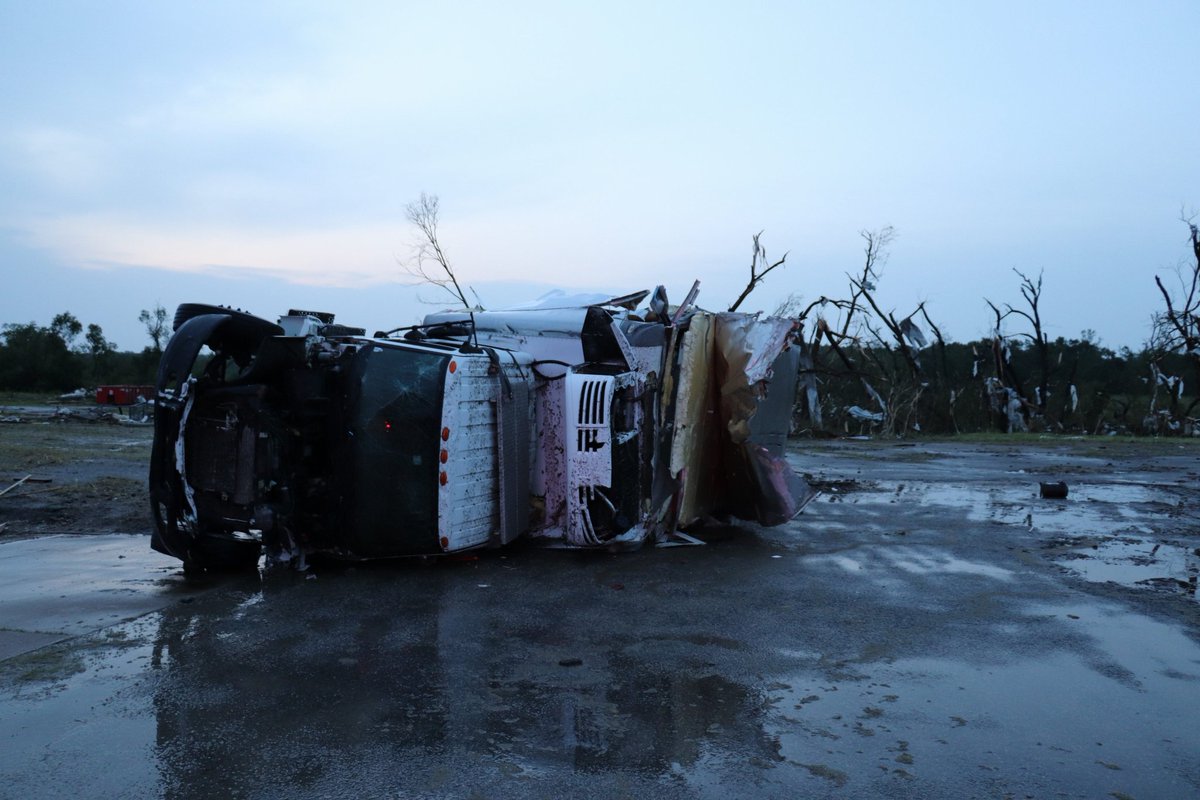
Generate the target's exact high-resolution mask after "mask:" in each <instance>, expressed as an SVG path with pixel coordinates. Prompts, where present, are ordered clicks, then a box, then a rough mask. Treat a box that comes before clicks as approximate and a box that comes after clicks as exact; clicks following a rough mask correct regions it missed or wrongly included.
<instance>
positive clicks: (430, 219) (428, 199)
mask: <svg viewBox="0 0 1200 800" xmlns="http://www.w3.org/2000/svg"><path fill="white" fill-rule="evenodd" d="M439 210H440V203H439V201H438V197H437V195H435V194H434V195H431V194H426V193H425V192H421V196H420V197H419V198H418V199H417V200H414V201H413V202H411V203H409V204H408V205H407V206H406V207H405V216H406V217H407V218H408V221H409V222H411V223H412V224H413V225H414V226H416V228H417V231H418V232H419V233H420V239H419V240H418V241H417V242H416V243H415V244H414V245H413V253H412V257H411V258H409V259H408V261H407V262H402V264H401V265H402V267H403V268H404V271H405V272H407V273H408V274H409V275H410V276H411V277H412V278H414V279H415V280H416V282H418V283H427V284H430V285H431V286H438V287H441V288H442V289H445V290H446V292H448V293H449V294H450V295H451V296H452V297H453V298H454V299H455V300H457V301H458V302H460V303H462V307H463V308H465V309H469V308H470V307H471V304H470V303H469V302H467V295H466V294H465V293H464V292H463V290H462V287H461V286H459V283H458V278H457V276H455V274H454V268H453V267H452V266H451V265H450V260H449V259H448V258H447V257H446V252H445V251H444V250H443V249H442V244H441V241H440V240H439V239H438V212H439Z"/></svg>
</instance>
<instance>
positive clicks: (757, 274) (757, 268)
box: [729, 231, 788, 312]
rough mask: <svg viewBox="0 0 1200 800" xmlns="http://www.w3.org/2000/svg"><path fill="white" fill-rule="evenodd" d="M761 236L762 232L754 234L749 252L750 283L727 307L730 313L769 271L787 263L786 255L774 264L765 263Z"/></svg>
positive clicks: (765, 252) (764, 251)
mask: <svg viewBox="0 0 1200 800" xmlns="http://www.w3.org/2000/svg"><path fill="white" fill-rule="evenodd" d="M762 235H763V232H762V231H759V232H758V233H756V234H754V237H753V246H752V247H751V250H750V281H749V282H748V283H747V284H746V288H745V289H743V290H742V293H741V294H740V295H738V299H737V300H734V301H733V305H731V306H730V307H729V310H730V311H731V312H733V311H737V310H738V306H740V305H741V304H742V301H744V300H745V299H746V298H747V297H749V296H750V293H751V292H753V291H754V287H756V286H758V284H760V283H762V280H763V278H765V277H767V274H768V273H769V272H770V271H771V270H773V269H775V268H776V267H781V266H783V262H785V261H787V257H788V254H787V253H784V254H783V258H781V259H779V260H778V261H776V262H775V263H773V264H768V263H767V261H768V259H767V249H766V248H765V247H763V246H762V242H761V241H759V239H760V237H761V236H762Z"/></svg>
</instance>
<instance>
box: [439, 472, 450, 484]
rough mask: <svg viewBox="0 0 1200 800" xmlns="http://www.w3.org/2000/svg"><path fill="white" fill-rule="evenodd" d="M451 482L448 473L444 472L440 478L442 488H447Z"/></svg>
mask: <svg viewBox="0 0 1200 800" xmlns="http://www.w3.org/2000/svg"><path fill="white" fill-rule="evenodd" d="M449 480H450V478H449V477H447V476H446V473H444V472H443V473H442V474H441V475H439V476H438V483H440V484H441V485H442V486H445V485H446V482H447V481H449Z"/></svg>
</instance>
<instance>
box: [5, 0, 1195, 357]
mask: <svg viewBox="0 0 1200 800" xmlns="http://www.w3.org/2000/svg"><path fill="white" fill-rule="evenodd" d="M1197 30H1200V3H1197V2H1195V0H1180V2H1146V3H1129V2H1113V3H1102V2H1059V3H1056V2H1030V3H1025V2H1014V0H1005V2H1001V3H985V2H971V3H959V2H949V1H947V2H941V3H916V2H896V3H882V2H881V3H852V2H839V3H823V4H816V3H811V4H810V3H800V2H781V3H754V2H739V3H736V4H735V3H703V2H695V0H692V2H681V3H647V2H644V1H643V2H635V3H622V2H605V3H564V2H546V3H537V2H520V1H519V0H518V1H517V2H509V3H461V2H442V3H405V2H388V3H345V2H339V3H337V4H334V3H314V4H305V3H299V2H286V3H248V2H244V1H243V0H239V1H238V2H229V3H224V2H207V1H206V2H202V3H188V2H136V3H135V2H114V1H113V0H106V2H89V3H76V2H45V3H42V2H25V1H24V0H0V186H2V187H3V191H0V270H2V275H3V284H2V285H0V322H28V321H35V322H37V323H39V324H46V323H48V322H49V320H50V318H51V317H52V316H53V315H54V314H55V313H56V312H58V311H63V310H69V311H71V312H72V313H74V314H75V315H76V316H77V317H79V318H80V319H81V320H82V321H83V322H84V323H85V324H86V323H89V322H95V323H98V324H100V325H101V326H102V327H103V328H104V330H105V332H106V333H107V334H108V336H109V338H110V339H113V340H114V341H115V342H116V343H117V344H118V345H119V346H120V347H121V348H123V349H140V348H141V347H142V346H144V345H145V344H146V341H147V340H146V337H145V332H144V330H143V329H142V328H141V327H140V326H139V324H138V323H137V314H138V311H139V310H140V309H143V308H149V307H152V306H153V305H155V304H156V303H161V304H162V305H164V306H166V307H167V308H168V309H169V310H172V311H173V309H174V307H175V305H177V304H178V303H180V302H189V301H191V302H211V303H223V304H231V305H235V306H240V307H243V308H246V309H248V310H251V311H253V312H255V313H258V314H260V315H263V316H267V317H272V318H274V317H275V316H276V315H278V314H279V313H282V312H284V311H286V309H287V308H288V307H290V306H303V307H316V308H318V309H320V310H328V311H334V312H337V313H338V318H339V321H342V322H346V323H348V324H359V325H363V326H365V327H368V328H370V329H375V328H382V327H395V326H399V325H403V324H411V323H412V322H414V321H416V319H417V318H418V317H419V316H420V315H421V314H423V313H425V312H426V311H427V310H429V306H425V305H422V304H421V302H420V299H424V300H437V301H439V302H440V301H441V300H442V299H443V298H441V297H439V296H438V295H437V293H436V292H434V291H431V290H430V289H429V288H428V287H426V288H424V289H416V288H413V287H412V286H408V285H405V283H404V277H403V275H402V272H401V270H400V268H399V267H398V264H397V261H398V259H402V258H404V257H405V256H406V255H407V254H408V252H409V244H410V242H411V241H412V238H413V231H412V230H411V229H410V228H409V226H408V225H407V224H406V222H405V219H404V209H405V205H406V204H407V203H409V202H411V201H412V200H414V199H415V198H416V197H418V196H419V195H420V193H421V192H422V191H425V192H429V193H432V194H436V195H438V196H439V197H440V198H441V203H442V239H443V243H444V245H445V246H446V248H447V250H448V252H449V255H450V258H451V260H452V261H453V262H454V263H455V264H456V265H457V269H458V271H459V273H460V277H461V278H462V279H463V280H464V281H465V282H466V283H469V284H471V285H472V286H474V287H475V289H476V291H477V293H478V294H479V296H480V299H481V300H482V301H483V302H484V304H485V305H488V306H492V307H496V306H500V305H504V304H509V303H513V302H519V301H521V300H526V299H531V298H532V297H535V296H537V295H538V294H540V293H541V292H542V291H543V290H545V289H546V288H547V287H550V286H561V287H564V288H567V289H571V290H575V289H587V290H599V291H612V292H614V293H618V292H620V293H623V292H627V291H630V290H633V289H638V288H649V287H652V286H653V285H655V284H658V283H663V284H665V285H666V286H667V288H668V291H669V293H670V295H671V297H672V298H673V299H675V300H679V299H681V298H682V296H683V294H684V293H686V291H687V289H688V288H689V286H690V285H691V281H692V280H693V279H694V278H699V279H700V280H701V281H702V288H701V294H700V303H701V305H703V306H705V307H708V308H714V309H717V308H723V307H724V306H726V305H728V303H729V302H731V301H732V299H733V298H734V297H736V295H737V294H738V292H739V291H740V289H741V287H742V285H743V284H744V283H745V280H746V277H747V275H746V273H747V267H748V263H749V253H750V237H751V234H753V233H754V232H756V231H758V230H760V229H765V233H764V234H763V242H764V244H765V245H766V246H767V249H768V251H769V254H770V255H772V256H775V257H777V256H779V255H782V254H783V252H784V251H790V255H789V256H788V260H787V268H786V270H783V271H777V272H776V273H774V274H772V275H771V276H770V277H769V278H768V279H767V282H766V284H764V285H763V287H762V288H760V289H759V290H758V291H757V292H756V293H755V295H753V296H752V298H751V302H750V304H749V305H751V306H753V307H754V308H763V309H766V310H770V309H772V308H774V307H775V305H776V304H777V303H778V301H779V300H780V299H782V298H783V297H784V296H786V295H788V294H789V293H793V292H794V293H798V294H800V295H802V296H804V297H805V298H807V299H815V298H816V297H818V296H820V295H822V294H825V295H831V296H841V295H844V294H845V293H846V292H845V288H844V287H845V283H846V280H845V273H846V272H848V271H853V270H855V269H857V268H858V267H859V264H860V263H861V256H862V254H861V240H860V239H859V231H860V230H862V229H877V228H881V227H882V226H885V225H892V226H894V227H895V229H896V231H897V234H898V236H897V238H896V240H895V242H894V244H893V246H892V248H891V257H890V260H889V261H888V262H887V264H886V266H885V268H884V270H883V277H882V281H881V282H880V285H879V297H880V300H881V301H882V303H883V305H884V306H885V307H887V308H894V309H896V311H897V312H898V313H901V314H904V313H907V312H908V311H911V310H912V308H913V306H915V305H916V303H918V302H920V301H927V302H928V308H929V311H930V313H931V315H932V316H933V318H934V320H935V321H936V322H938V323H939V325H941V326H942V328H943V329H944V332H945V333H946V334H948V335H949V336H950V337H952V338H955V339H958V340H960V341H961V340H967V339H972V338H975V337H978V336H981V335H983V334H985V333H986V332H987V329H988V326H989V322H990V312H989V311H988V309H987V306H986V305H985V304H984V302H983V299H982V298H983V297H985V296H986V297H989V298H991V299H992V300H994V301H996V302H998V303H1003V302H1012V303H1014V304H1016V303H1018V301H1019V300H1020V296H1019V294H1018V282H1019V278H1017V276H1016V275H1015V274H1013V272H1012V270H1013V268H1016V269H1020V270H1022V271H1024V272H1026V273H1029V274H1031V275H1036V274H1037V273H1038V272H1039V271H1044V276H1045V277H1044V280H1045V298H1044V302H1043V315H1044V317H1045V319H1046V321H1047V328H1048V331H1049V333H1050V335H1051V336H1059V335H1061V336H1066V337H1074V336H1078V335H1079V333H1080V331H1081V330H1083V329H1085V328H1091V329H1094V330H1095V331H1096V332H1097V333H1098V335H1099V336H1100V338H1101V339H1102V340H1103V342H1104V343H1105V344H1108V345H1110V346H1114V347H1118V346H1122V345H1129V346H1133V347H1137V346H1140V344H1141V343H1142V342H1143V340H1144V339H1145V337H1146V335H1147V333H1148V320H1149V317H1150V314H1151V313H1152V312H1153V311H1154V310H1155V308H1156V307H1157V306H1158V305H1159V302H1160V301H1159V299H1158V297H1157V290H1156V288H1155V286H1154V282H1153V276H1154V274H1155V273H1156V272H1157V273H1162V274H1166V273H1169V272H1170V271H1171V270H1172V269H1173V268H1174V267H1175V266H1176V265H1177V264H1179V263H1180V262H1181V261H1182V259H1183V258H1184V256H1185V255H1186V254H1187V248H1186V240H1187V230H1186V227H1185V226H1184V225H1183V224H1182V223H1181V222H1180V221H1179V216H1180V213H1181V211H1186V212H1190V211H1191V210H1193V209H1196V208H1198V207H1200V148H1198V147H1197V145H1198V144H1200V142H1198V140H1197V136H1198V134H1200V96H1198V95H1200V88H1198V87H1200V82H1198V81H1197V75H1198V74H1200V72H1198V63H1200V62H1198V60H1197V54H1196V47H1195V35H1196V31H1197Z"/></svg>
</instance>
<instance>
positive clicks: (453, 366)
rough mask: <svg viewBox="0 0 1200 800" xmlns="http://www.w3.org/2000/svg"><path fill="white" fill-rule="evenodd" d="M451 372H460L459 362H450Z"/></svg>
mask: <svg viewBox="0 0 1200 800" xmlns="http://www.w3.org/2000/svg"><path fill="white" fill-rule="evenodd" d="M450 371H451V372H458V362H457V361H451V362H450Z"/></svg>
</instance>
